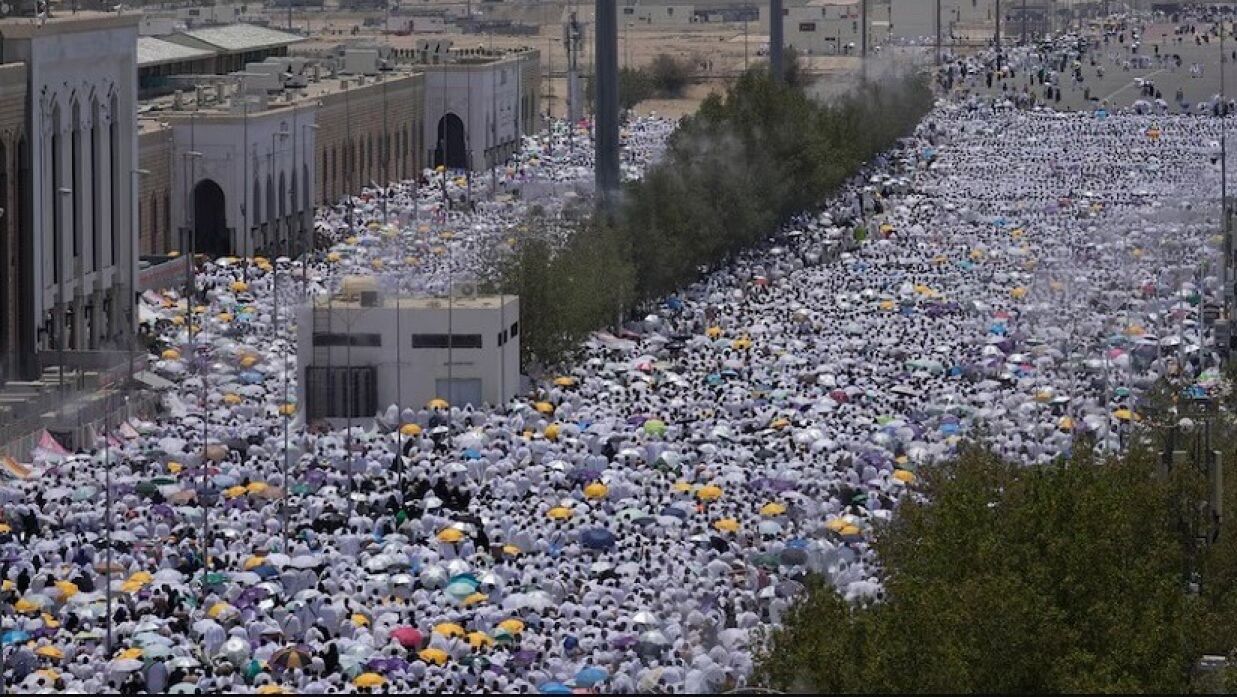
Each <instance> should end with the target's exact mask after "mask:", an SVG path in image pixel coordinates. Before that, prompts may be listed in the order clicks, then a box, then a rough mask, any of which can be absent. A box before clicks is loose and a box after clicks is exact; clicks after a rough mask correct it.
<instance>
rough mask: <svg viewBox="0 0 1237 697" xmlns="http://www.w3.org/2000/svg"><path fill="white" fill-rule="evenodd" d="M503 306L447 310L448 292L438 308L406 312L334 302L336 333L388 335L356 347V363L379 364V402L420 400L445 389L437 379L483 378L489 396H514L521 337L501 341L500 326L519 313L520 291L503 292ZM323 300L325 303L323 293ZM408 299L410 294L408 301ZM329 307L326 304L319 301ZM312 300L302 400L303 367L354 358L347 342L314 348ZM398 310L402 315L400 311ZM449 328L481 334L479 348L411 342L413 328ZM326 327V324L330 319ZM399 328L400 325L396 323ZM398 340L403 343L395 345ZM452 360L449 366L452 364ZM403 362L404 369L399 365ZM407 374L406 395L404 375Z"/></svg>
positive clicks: (300, 352) (304, 312) (300, 320)
mask: <svg viewBox="0 0 1237 697" xmlns="http://www.w3.org/2000/svg"><path fill="white" fill-rule="evenodd" d="M504 298H505V301H504V303H503V304H502V307H501V309H499V308H498V307H497V303H495V307H494V308H485V309H480V308H475V307H467V306H463V307H461V304H462V302H463V301H461V303H456V304H455V307H454V309H452V310H451V311H450V312H448V310H447V301H446V299H445V298H444V299H441V301H440V302H441V307H440V308H439V309H428V308H419V309H411V308H405V309H404V310H403V311H402V314H401V313H400V312H399V311H397V310H396V309H395V307H394V305H393V304H392V305H389V306H382V307H375V308H357V307H355V306H352V307H347V308H344V307H339V306H335V307H333V308H332V309H331V313H332V321H331V326H330V331H331V332H332V333H343V334H347V333H352V334H365V333H376V334H381V335H382V346H381V347H379V348H363V347H357V346H354V347H352V348H351V357H350V360H351V365H353V366H367V365H372V366H374V367H375V368H376V369H377V384H378V406H379V409H384V408H386V406H387V405H388V404H394V403H396V401H397V398H398V397H400V396H402V398H403V405H404V406H405V407H413V408H417V407H420V406H422V405H424V404H425V403H426V402H428V401H429V400H431V399H433V398H435V397H444V398H445V397H446V395H439V394H438V392H437V386H436V381H437V380H439V379H444V380H445V379H447V378H448V376H450V377H451V378H452V379H456V380H465V379H480V380H481V384H482V396H483V399H484V400H485V401H487V402H489V403H490V404H499V403H501V402H502V401H505V400H509V399H511V398H512V397H513V396H515V394H516V393H517V392H518V390H519V381H520V338H519V337H518V336H517V337H515V338H514V339H509V340H508V341H507V342H506V343H505V344H504V345H503V346H501V347H500V346H498V333H499V332H500V331H501V330H502V329H503V328H510V326H511V325H512V324H513V323H515V322H518V321H519V318H520V302H519V298H518V297H517V296H514V295H507V296H504ZM319 302H323V303H325V301H323V300H320V301H319ZM405 302H408V301H405ZM320 307H323V306H320ZM311 311H312V308H311V306H309V305H302V306H301V307H300V308H299V309H298V311H297V327H298V332H299V335H298V338H297V356H299V360H298V363H299V370H300V371H301V372H300V379H299V381H298V383H299V385H300V387H299V389H300V400H301V403H302V404H304V400H305V386H306V384H307V381H306V379H305V374H306V373H305V370H306V368H308V367H309V366H318V367H323V366H325V365H327V362H328V361H329V364H330V365H332V366H337V367H338V366H344V365H348V364H349V349H348V347H346V346H335V347H330V348H323V347H319V348H314V346H313V338H312V337H313V333H314V322H313V317H312V314H311ZM397 314H398V315H399V319H398V322H397V319H396V316H397ZM448 326H450V327H451V333H453V334H456V335H460V334H480V335H481V341H482V348H481V349H460V348H456V349H453V350H451V351H448V350H447V349H413V348H412V335H413V334H446V333H448V331H447V328H448ZM319 328H320V329H322V330H323V331H325V330H326V325H325V324H320V327H319ZM397 330H398V331H397ZM397 345H398V347H399V348H398V350H397V348H396V347H397ZM448 363H450V368H448ZM401 364H402V366H403V367H402V369H401V368H400V365H401ZM401 379H402V381H403V387H402V395H401V394H400V391H401V390H400V387H399V381H400V380H401Z"/></svg>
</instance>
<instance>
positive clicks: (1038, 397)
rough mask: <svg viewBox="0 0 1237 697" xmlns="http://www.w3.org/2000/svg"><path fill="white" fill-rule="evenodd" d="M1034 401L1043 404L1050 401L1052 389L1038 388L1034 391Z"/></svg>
mask: <svg viewBox="0 0 1237 697" xmlns="http://www.w3.org/2000/svg"><path fill="white" fill-rule="evenodd" d="M1035 401H1037V402H1039V403H1040V404H1043V403H1044V402H1051V401H1052V390H1040V391H1038V392H1036V393H1035Z"/></svg>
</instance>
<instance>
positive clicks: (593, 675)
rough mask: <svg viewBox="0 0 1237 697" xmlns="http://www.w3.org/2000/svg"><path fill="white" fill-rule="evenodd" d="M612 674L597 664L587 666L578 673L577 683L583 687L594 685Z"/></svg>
mask: <svg viewBox="0 0 1237 697" xmlns="http://www.w3.org/2000/svg"><path fill="white" fill-rule="evenodd" d="M609 676H610V674H609V673H607V672H606V671H605V670H603V669H601V668H598V667H596V666H586V667H584V668H581V669H580V672H579V673H576V685H579V686H581V687H592V686H593V685H596V684H597V683H599V682H601V681H602V680H605V679H606V678H607V677H609Z"/></svg>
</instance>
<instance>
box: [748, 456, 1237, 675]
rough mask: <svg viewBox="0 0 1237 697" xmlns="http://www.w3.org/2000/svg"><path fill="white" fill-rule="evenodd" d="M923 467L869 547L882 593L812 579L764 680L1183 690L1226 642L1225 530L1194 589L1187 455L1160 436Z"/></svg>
mask: <svg viewBox="0 0 1237 697" xmlns="http://www.w3.org/2000/svg"><path fill="white" fill-rule="evenodd" d="M1081 450H1085V449H1082V448H1080V451H1081ZM921 472H922V474H923V476H924V478H923V479H922V480H921V486H922V488H921V489H920V490H919V491H918V492H917V495H916V496H915V497H913V499H912V500H908V501H905V502H904V503H903V504H902V505H901V506H900V508H899V509H898V512H897V515H896V516H895V517H894V520H893V522H891V523H889V524H888V525H886V526H885V527H883V528H881V529H880V530H879V531H878V533H877V536H876V540H875V542H874V544H875V548H876V551H877V554H878V557H879V559H880V560H881V564H882V566H883V577H884V582H885V593H884V597H883V598H882V599H881V600H880V601H879V602H873V603H869V604H858V605H851V604H849V603H847V602H846V601H844V600H843V599H842V598H841V597H840V596H839V595H838V594H837V593H836V592H835V591H834V590H833V589H832V587H829V586H827V585H825V584H824V583H822V582H821V581H820V580H819V579H816V580H814V581H813V582H812V583H811V584H810V585H809V591H808V593H807V594H806V597H804V598H803V599H802V601H801V602H800V603H799V604H798V605H796V607H795V608H794V609H793V610H792V612H791V613H790V615H789V617H788V619H787V621H786V622H785V623H784V624H783V625H782V626H781V627H780V628H778V629H775V630H773V631H771V632H770V633H769V635H768V636H767V643H766V644H765V646H764V647H763V649H762V652H761V654H760V656H759V658H758V668H757V672H756V675H755V676H754V682H755V684H760V685H765V686H769V687H774V688H779V689H783V690H796V691H799V690H815V691H821V692H885V691H892V692H951V693H953V692H987V693H1009V692H1037V693H1041V692H1052V693H1058V692H1183V691H1189V690H1191V689H1194V688H1196V687H1198V683H1197V682H1196V679H1197V673H1196V671H1195V670H1194V668H1195V666H1196V665H1197V663H1198V660H1199V658H1200V657H1201V656H1202V655H1203V654H1207V653H1213V654H1215V653H1218V654H1220V655H1224V654H1227V653H1228V652H1229V651H1230V650H1231V649H1232V648H1233V646H1234V644H1233V639H1234V635H1233V632H1234V630H1233V628H1232V625H1233V621H1232V620H1233V619H1234V618H1237V615H1235V614H1234V613H1233V608H1234V603H1233V599H1234V598H1237V594H1235V592H1234V590H1233V587H1232V586H1233V583H1232V580H1233V579H1234V576H1233V575H1232V573H1233V570H1234V560H1235V557H1234V555H1233V552H1232V549H1233V547H1234V545H1233V542H1232V540H1231V539H1229V540H1228V541H1226V542H1224V543H1222V544H1220V545H1216V546H1214V547H1212V548H1209V549H1207V550H1205V551H1204V552H1203V553H1202V554H1200V555H1199V556H1198V558H1197V569H1198V570H1199V571H1200V572H1201V576H1200V578H1201V579H1202V580H1203V583H1202V593H1201V594H1200V595H1197V596H1196V595H1193V594H1191V593H1190V592H1189V591H1188V588H1189V584H1188V582H1187V573H1186V572H1187V570H1188V569H1190V568H1191V565H1190V564H1189V563H1188V562H1189V560H1190V558H1191V557H1190V545H1189V544H1188V541H1187V539H1186V538H1187V536H1186V535H1183V532H1182V521H1183V520H1185V519H1187V517H1188V516H1189V515H1190V513H1189V510H1190V508H1189V504H1188V503H1187V502H1188V501H1192V500H1195V497H1196V496H1197V495H1198V493H1199V491H1200V490H1199V486H1200V483H1201V475H1199V474H1198V473H1197V471H1195V470H1193V469H1192V468H1189V467H1182V468H1178V469H1175V470H1173V471H1172V473H1171V474H1165V473H1162V472H1160V471H1159V463H1158V458H1157V456H1156V455H1155V453H1154V450H1153V449H1151V448H1141V449H1138V450H1136V451H1134V452H1132V453H1130V454H1128V455H1126V456H1124V457H1121V458H1119V459H1111V460H1105V461H1096V460H1095V459H1093V458H1092V457H1090V456H1088V455H1085V454H1084V455H1079V456H1077V457H1075V459H1073V460H1071V461H1067V462H1061V463H1059V464H1057V465H1054V466H1050V467H1025V466H1020V465H1017V464H1014V463H1009V462H1004V461H1001V460H1000V459H999V458H997V457H995V456H993V455H991V454H990V453H988V452H986V451H982V450H978V449H974V450H969V451H967V452H965V453H964V454H963V455H962V456H961V457H959V458H958V459H957V460H956V461H954V462H951V463H946V464H943V465H941V466H939V467H935V468H933V469H931V470H927V471H922V470H921ZM1227 493H1228V497H1229V499H1230V500H1232V499H1233V498H1234V496H1233V494H1234V491H1233V488H1232V487H1231V486H1230V487H1229V491H1228V492H1227ZM1229 537H1230V538H1231V537H1232V536H1231V535H1230V536H1229Z"/></svg>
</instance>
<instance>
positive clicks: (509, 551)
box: [503, 545, 524, 557]
mask: <svg viewBox="0 0 1237 697" xmlns="http://www.w3.org/2000/svg"><path fill="white" fill-rule="evenodd" d="M523 553H524V550H522V549H520V548H519V547H516V546H515V545H503V554H506V555H507V556H509V557H518V556H520V555H521V554H523Z"/></svg>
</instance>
